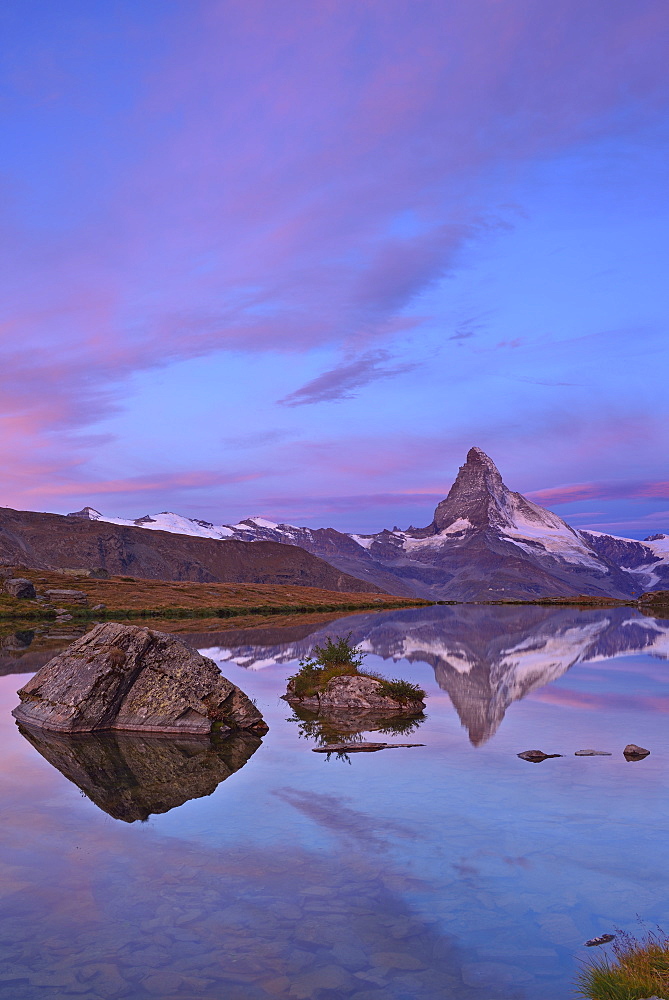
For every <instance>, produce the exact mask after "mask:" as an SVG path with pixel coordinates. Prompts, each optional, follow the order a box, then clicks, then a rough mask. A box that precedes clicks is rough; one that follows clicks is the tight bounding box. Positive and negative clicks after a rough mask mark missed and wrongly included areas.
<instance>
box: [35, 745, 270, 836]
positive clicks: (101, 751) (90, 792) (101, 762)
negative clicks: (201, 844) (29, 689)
mask: <svg viewBox="0 0 669 1000" xmlns="http://www.w3.org/2000/svg"><path fill="white" fill-rule="evenodd" d="M19 731H20V733H21V735H22V736H24V737H25V738H26V739H27V740H28V742H29V743H31V744H32V746H33V747H34V748H35V749H36V750H37V751H38V752H39V753H41V755H42V756H43V757H44V758H45V759H46V760H48V761H49V763H50V764H52V765H53V766H54V767H56V768H57V769H58V770H59V771H60V772H61V774H64V775H65V777H66V778H67V779H68V780H69V781H71V782H73V783H74V784H75V785H77V787H78V788H80V789H81V790H82V792H84V794H85V795H86V796H88V798H89V799H90V800H91V801H92V802H94V803H95V805H96V806H98V807H99V808H100V809H102V810H104V812H106V813H108V814H109V815H110V816H112V817H113V818H114V819H121V820H124V821H125V822H126V823H134V822H135V821H136V820H142V821H143V820H146V819H148V817H149V816H150V815H151V814H152V813H166V812H169V810H170V809H174V808H175V807H176V806H180V805H183V803H184V802H188V801H189V799H198V798H202V796H204V795H211V794H212V792H213V791H214V790H215V789H216V788H217V787H218V785H220V783H221V782H222V781H225V779H226V778H229V777H230V775H231V774H234V773H235V771H238V770H239V769H240V768H241V767H243V766H244V764H245V763H246V762H247V760H248V759H249V757H251V756H252V755H253V754H254V753H255V752H256V750H257V749H258V747H259V746H260V744H261V742H262V741H261V739H260V738H259V737H258V736H255V735H253V734H251V733H239V734H234V735H232V736H229V737H227V738H225V739H220V740H214V739H211V740H210V739H205V738H202V737H195V736H185V737H181V736H180V737H177V738H166V737H164V736H156V735H148V736H141V735H137V734H134V733H133V734H123V733H110V732H106V733H86V734H83V733H77V734H68V735H66V736H64V735H62V734H58V733H52V732H47V731H46V730H44V729H33V728H28V727H27V726H19Z"/></svg>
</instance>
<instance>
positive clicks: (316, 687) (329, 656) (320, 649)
mask: <svg viewBox="0 0 669 1000" xmlns="http://www.w3.org/2000/svg"><path fill="white" fill-rule="evenodd" d="M351 635H352V633H351V632H349V633H348V635H346V636H342V637H341V638H339V639H337V641H336V642H335V641H334V640H333V639H332V638H331V637H330V636H327V638H326V640H325V645H323V646H314V648H313V649H312V651H311V655H310V656H305V657H304V659H303V660H300V669H299V670H298V672H297V673H296V674H293V676H292V677H289V678H288V680H289V681H292V683H293V690H294V691H295V694H296V695H298V697H301V698H304V697H309V695H314V694H316V693H317V692H318V691H322V690H323V688H324V687H325V685H326V684H327V682H328V681H329V680H332V678H333V677H341V676H342V675H345V674H348V675H349V676H353V675H355V674H357V673H358V667H359V666H360V665H361V663H362V661H363V660H364V658H365V654H364V653H363V652H362V650H360V649H359V648H358V647H357V646H354V645H353V643H352V642H351Z"/></svg>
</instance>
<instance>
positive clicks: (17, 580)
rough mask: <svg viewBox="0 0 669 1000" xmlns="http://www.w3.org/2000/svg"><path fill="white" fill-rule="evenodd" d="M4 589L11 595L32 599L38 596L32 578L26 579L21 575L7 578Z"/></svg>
mask: <svg viewBox="0 0 669 1000" xmlns="http://www.w3.org/2000/svg"><path fill="white" fill-rule="evenodd" d="M3 589H4V591H5V593H6V594H9V595H10V597H19V598H22V599H28V600H32V599H34V598H35V597H36V596H37V594H36V593H35V586H34V584H32V583H31V582H30V580H24V579H23V577H20V576H17V577H14V578H13V579H9V580H5V585H4V588H3Z"/></svg>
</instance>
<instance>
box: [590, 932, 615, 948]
mask: <svg viewBox="0 0 669 1000" xmlns="http://www.w3.org/2000/svg"><path fill="white" fill-rule="evenodd" d="M614 937H615V934H600V935H599V937H594V938H590V939H589V940H588V941H586V942H585V947H586V948H595V947H596V946H597V945H598V944H608V943H609V941H613V939H614Z"/></svg>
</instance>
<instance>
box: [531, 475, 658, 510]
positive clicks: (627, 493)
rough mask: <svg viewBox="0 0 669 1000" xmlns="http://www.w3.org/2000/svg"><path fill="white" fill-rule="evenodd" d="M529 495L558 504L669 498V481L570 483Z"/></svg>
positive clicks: (535, 498) (545, 502)
mask: <svg viewBox="0 0 669 1000" xmlns="http://www.w3.org/2000/svg"><path fill="white" fill-rule="evenodd" d="M527 496H528V497H529V498H530V499H531V500H536V501H537V502H538V503H542V504H551V505H553V506H558V505H559V504H562V503H573V502H574V501H575V500H620V499H626V500H647V499H650V498H653V499H658V500H669V482H668V481H666V480H658V481H654V480H644V481H641V482H639V481H627V482H613V483H612V482H608V483H607V482H592V483H570V484H568V485H565V486H551V487H548V488H547V489H544V490H534V491H533V492H531V493H528V494H527Z"/></svg>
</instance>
